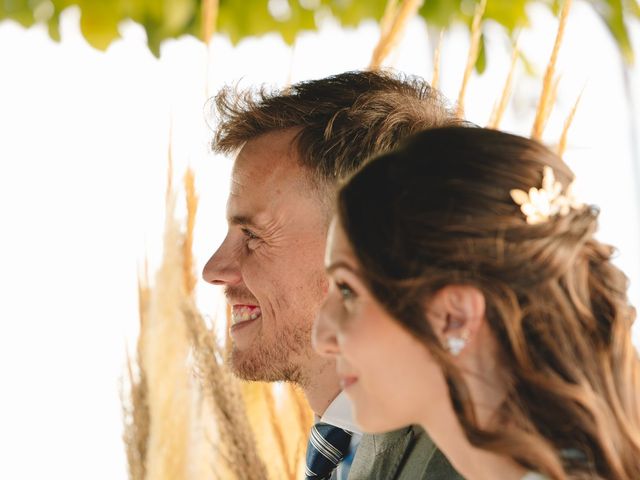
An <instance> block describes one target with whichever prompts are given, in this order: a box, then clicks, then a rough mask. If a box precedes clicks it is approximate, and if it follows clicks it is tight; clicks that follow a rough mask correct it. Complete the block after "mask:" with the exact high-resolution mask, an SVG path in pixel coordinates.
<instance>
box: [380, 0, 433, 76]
mask: <svg viewBox="0 0 640 480" xmlns="http://www.w3.org/2000/svg"><path fill="white" fill-rule="evenodd" d="M421 5H422V0H404V1H403V2H402V5H401V6H400V7H395V9H396V10H397V14H396V15H395V17H394V18H393V21H392V22H391V25H390V26H388V27H386V26H381V32H380V40H379V41H378V44H377V45H376V47H375V48H374V50H373V55H372V56H371V62H370V63H369V69H371V70H375V69H378V68H380V66H381V65H382V62H383V61H384V59H385V58H387V57H388V56H389V53H390V52H391V51H392V50H393V49H394V48H395V47H396V46H397V44H398V42H399V41H400V38H401V34H402V32H403V31H404V29H405V27H406V25H407V22H408V21H409V19H410V18H411V17H413V16H414V15H415V14H416V13H417V12H418V9H419V8H420V6H421ZM387 8H389V7H388V5H387ZM383 20H384V21H385V22H388V20H385V19H384V17H383ZM383 28H384V29H386V30H387V33H386V35H383V33H384V32H383Z"/></svg>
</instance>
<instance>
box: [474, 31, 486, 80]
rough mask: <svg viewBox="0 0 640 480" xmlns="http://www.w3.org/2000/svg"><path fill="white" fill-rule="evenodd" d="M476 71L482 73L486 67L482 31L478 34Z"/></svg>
mask: <svg viewBox="0 0 640 480" xmlns="http://www.w3.org/2000/svg"><path fill="white" fill-rule="evenodd" d="M475 68H476V72H478V74H479V75H482V74H483V73H484V71H485V70H486V68H487V50H486V43H485V37H484V33H483V34H481V35H480V45H479V47H478V59H477V60H476V65H475Z"/></svg>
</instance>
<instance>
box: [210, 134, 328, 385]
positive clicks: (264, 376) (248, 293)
mask: <svg viewBox="0 0 640 480" xmlns="http://www.w3.org/2000/svg"><path fill="white" fill-rule="evenodd" d="M294 134H295V132H292V131H290V130H285V131H279V132H272V133H268V134H265V135H262V136H259V137H257V138H255V139H252V140H250V141H248V142H247V143H246V144H245V146H244V147H243V148H242V150H241V151H240V153H239V155H238V157H237V159H236V161H235V164H234V168H233V173H232V177H231V189H230V193H229V199H228V202H227V222H228V226H229V227H228V232H227V236H226V238H225V240H224V241H223V243H222V245H220V247H219V248H218V250H217V251H216V252H215V253H214V254H213V256H212V257H211V258H210V259H209V261H208V262H207V264H206V265H205V267H204V271H203V278H204V279H205V280H206V281H207V282H210V283H213V284H216V285H224V287H225V295H226V298H227V301H228V303H229V305H230V306H231V310H232V326H231V331H230V336H231V339H232V340H233V349H232V352H231V359H230V360H231V365H232V368H233V370H234V371H235V373H236V374H237V375H238V376H240V377H242V378H245V379H248V380H263V381H281V380H285V381H293V382H296V383H299V384H302V385H304V384H305V383H306V382H307V381H308V379H309V378H310V377H311V376H313V375H315V374H316V373H317V371H319V370H324V369H326V368H327V366H328V365H327V363H328V362H327V360H326V359H322V358H321V357H320V356H318V355H316V354H315V353H314V352H313V350H312V348H311V326H312V323H313V320H314V318H315V316H316V314H317V312H318V310H319V308H320V305H321V304H322V301H323V299H324V296H325V293H326V290H327V281H326V276H325V274H324V269H323V252H324V246H325V237H326V230H327V218H326V212H325V211H324V209H323V206H322V203H321V202H320V200H319V197H318V195H317V194H316V193H315V192H313V191H312V190H311V188H310V184H309V181H308V179H307V176H306V173H305V170H304V169H303V167H301V166H300V165H299V164H298V162H297V151H296V149H295V147H294V146H293V145H292V143H291V142H292V139H293V137H294Z"/></svg>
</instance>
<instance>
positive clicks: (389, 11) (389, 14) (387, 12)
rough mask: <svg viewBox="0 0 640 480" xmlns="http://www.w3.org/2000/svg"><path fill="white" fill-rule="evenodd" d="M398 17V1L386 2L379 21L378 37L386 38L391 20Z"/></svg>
mask: <svg viewBox="0 0 640 480" xmlns="http://www.w3.org/2000/svg"><path fill="white" fill-rule="evenodd" d="M397 15H398V0H387V4H386V5H385V7H384V13H383V14H382V19H381V20H380V37H386V36H387V35H388V34H389V30H390V29H391V25H393V20H394V19H395V18H396V16H397Z"/></svg>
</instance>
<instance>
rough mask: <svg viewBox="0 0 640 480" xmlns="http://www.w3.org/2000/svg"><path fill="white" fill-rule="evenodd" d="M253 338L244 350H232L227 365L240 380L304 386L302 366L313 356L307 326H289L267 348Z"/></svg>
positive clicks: (305, 376) (304, 324) (309, 323)
mask: <svg viewBox="0 0 640 480" xmlns="http://www.w3.org/2000/svg"><path fill="white" fill-rule="evenodd" d="M262 340H263V339H262V338H261V337H260V336H259V337H257V338H256V339H255V340H254V342H253V344H252V345H251V346H250V347H249V348H247V349H246V350H239V349H237V348H236V347H235V345H233V346H232V348H231V351H230V352H229V358H228V364H229V365H230V367H231V371H232V372H233V374H234V375H236V376H237V377H239V378H241V379H242V380H251V381H260V382H291V383H295V384H297V385H300V386H304V385H306V384H307V383H308V378H307V375H306V374H305V372H304V368H303V366H302V363H303V362H304V361H305V360H308V359H309V358H310V357H311V355H314V353H313V351H312V350H311V322H306V321H305V322H301V323H300V324H293V325H289V326H288V327H287V328H286V329H285V330H284V331H282V332H280V333H279V334H278V335H277V336H276V337H275V339H273V341H272V342H271V344H266V343H263V341H262Z"/></svg>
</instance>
